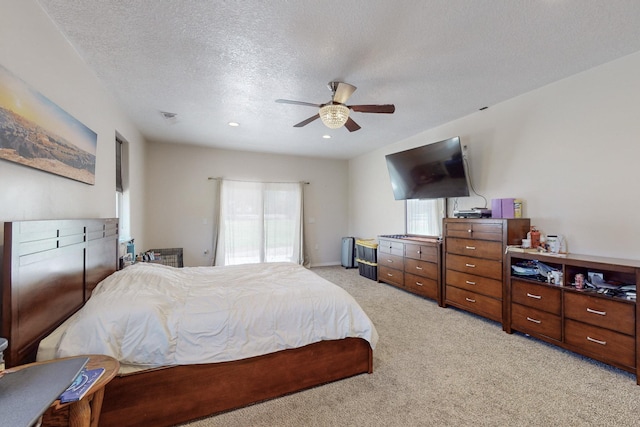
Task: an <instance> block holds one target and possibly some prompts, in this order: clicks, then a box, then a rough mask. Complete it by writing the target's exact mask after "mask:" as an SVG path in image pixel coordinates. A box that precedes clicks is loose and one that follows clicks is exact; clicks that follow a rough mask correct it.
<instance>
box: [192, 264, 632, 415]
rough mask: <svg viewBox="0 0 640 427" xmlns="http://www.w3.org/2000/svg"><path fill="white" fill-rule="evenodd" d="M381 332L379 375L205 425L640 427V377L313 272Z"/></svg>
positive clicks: (377, 287) (341, 272) (353, 279)
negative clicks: (638, 379) (357, 305)
mask: <svg viewBox="0 0 640 427" xmlns="http://www.w3.org/2000/svg"><path fill="white" fill-rule="evenodd" d="M313 271H315V272H316V273H317V274H319V275H320V276H322V277H325V278H326V279H328V280H330V281H332V282H333V283H336V284H338V285H340V286H342V287H343V288H344V289H346V290H347V291H348V292H349V293H351V295H353V296H354V297H355V298H356V300H358V302H359V303H360V305H361V306H362V307H363V308H364V310H365V311H366V312H367V313H368V314H369V317H370V318H371V320H372V321H373V323H374V324H375V325H376V328H377V329H378V333H379V334H380V341H379V343H378V346H377V348H376V349H375V351H374V373H373V374H371V375H369V374H363V375H359V376H356V377H353V378H349V379H346V380H342V381H338V382H335V383H331V384H327V385H324V386H321V387H316V388H313V389H310V390H306V391H303V392H299V393H295V394H293V395H290V396H285V397H282V398H278V399H274V400H271V401H268V402H263V403H259V404H256V405H252V406H249V407H247V408H242V409H239V410H236V411H231V412H228V413H224V414H221V415H218V416H213V417H209V418H206V419H202V420H198V421H195V422H192V423H189V424H185V425H186V426H189V427H212V426H225V427H227V426H228V427H233V426H238V427H240V426H242V427H246V426H472V425H473V426H477V425H480V426H639V425H640V386H637V385H636V379H635V376H634V375H632V374H630V373H627V372H624V371H621V370H618V369H615V368H611V367H609V366H607V365H604V364H601V363H598V362H595V361H593V360H591V359H587V358H584V357H581V356H579V355H576V354H573V353H570V352H567V351H564V350H562V349H559V348H557V347H554V346H551V345H548V344H546V343H542V342H540V341H537V340H535V339H532V338H528V337H526V336H524V335H521V334H512V335H509V334H507V333H505V332H503V331H502V328H501V326H500V325H499V324H497V323H494V322H491V321H488V320H485V319H482V318H480V317H476V316H474V315H471V314H469V313H466V312H464V311H459V310H456V309H453V308H446V309H445V308H441V307H438V306H437V304H436V303H435V302H433V301H431V300H427V299H423V298H419V297H417V296H414V295H412V294H409V293H406V292H403V291H401V290H399V289H396V288H394V287H392V286H389V285H385V284H382V283H376V282H375V281H372V280H369V279H366V278H364V277H361V276H359V274H358V271H357V270H346V269H344V268H342V267H323V268H315V269H313Z"/></svg>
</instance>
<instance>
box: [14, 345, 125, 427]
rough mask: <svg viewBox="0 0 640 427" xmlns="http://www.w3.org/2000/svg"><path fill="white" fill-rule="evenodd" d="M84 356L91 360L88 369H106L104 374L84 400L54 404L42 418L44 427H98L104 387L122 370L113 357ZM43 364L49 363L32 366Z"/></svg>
mask: <svg viewBox="0 0 640 427" xmlns="http://www.w3.org/2000/svg"><path fill="white" fill-rule="evenodd" d="M83 356H84V357H88V358H89V361H88V362H87V364H86V368H87V369H95V368H104V374H102V376H101V377H100V378H99V379H98V381H97V382H96V383H95V384H93V385H92V386H91V389H89V392H88V393H87V394H86V395H85V396H84V397H83V398H82V399H80V400H78V401H76V402H69V403H60V401H59V400H56V401H55V402H53V403H52V404H51V406H50V407H49V409H47V411H46V412H45V413H44V415H43V417H42V427H54V426H56V427H59V426H65V427H66V426H68V427H98V421H99V420H100V411H101V410H102V399H103V397H104V387H105V386H106V385H107V384H108V383H109V381H111V380H112V379H113V378H114V377H115V376H116V374H117V373H118V370H119V369H120V363H119V362H118V361H117V360H116V359H114V358H113V357H109V356H104V355H99V354H91V355H83ZM57 360H60V359H57ZM42 363H48V362H36V363H34V364H31V365H35V364H42ZM24 366H30V365H24ZM24 366H18V367H15V368H12V369H10V370H8V371H13V370H16V369H21V368H23V367H24Z"/></svg>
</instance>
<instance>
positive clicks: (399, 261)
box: [378, 253, 404, 270]
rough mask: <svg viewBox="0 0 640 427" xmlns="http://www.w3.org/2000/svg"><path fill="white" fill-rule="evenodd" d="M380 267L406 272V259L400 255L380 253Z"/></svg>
mask: <svg viewBox="0 0 640 427" xmlns="http://www.w3.org/2000/svg"><path fill="white" fill-rule="evenodd" d="M378 265H380V266H385V267H389V268H395V269H396V270H404V258H402V257H401V256H399V255H392V254H385V253H382V254H381V253H378Z"/></svg>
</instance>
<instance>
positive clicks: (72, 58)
mask: <svg viewBox="0 0 640 427" xmlns="http://www.w3.org/2000/svg"><path fill="white" fill-rule="evenodd" d="M0 64H2V66H4V67H5V68H7V69H8V70H9V71H11V72H12V73H13V74H15V75H16V76H18V77H19V78H21V79H22V80H24V81H25V82H26V83H27V84H28V85H30V86H31V87H33V88H35V89H36V90H38V91H39V92H40V93H41V94H43V95H44V96H46V97H47V98H49V99H50V100H51V101H53V102H54V103H55V104H57V105H58V106H59V107H61V108H62V109H64V110H65V111H66V112H67V113H69V114H71V115H72V116H73V117H75V118H76V119H78V120H79V121H81V122H82V123H83V124H85V125H86V126H88V127H89V128H90V129H92V130H93V131H94V132H96V133H97V134H98V145H97V154H96V182H95V185H87V184H83V183H80V182H77V181H72V180H70V179H67V178H64V177H61V176H58V175H52V174H49V173H45V172H42V171H39V170H36V169H32V168H28V167H25V166H21V165H18V164H15V163H11V162H8V161H5V160H0V184H1V185H0V221H12V220H25V219H58V218H79V217H114V216H115V145H114V144H115V134H116V131H117V132H119V133H120V134H121V135H122V136H123V137H125V138H126V139H127V140H128V141H129V143H130V161H131V166H132V168H131V195H132V200H133V203H132V204H133V206H132V231H133V234H135V235H136V237H139V238H140V239H143V238H144V236H143V235H142V232H143V230H142V217H143V213H144V207H143V206H142V202H141V200H142V199H143V197H144V186H143V185H142V184H143V174H144V150H145V142H144V140H143V139H142V138H141V136H140V135H139V133H138V131H137V130H136V129H135V128H134V127H133V125H132V124H131V123H130V122H129V121H128V120H127V119H126V117H125V116H124V114H122V112H121V111H120V110H119V109H118V107H117V106H116V103H115V102H114V100H113V99H112V98H111V97H110V96H108V95H107V92H106V91H105V90H104V87H103V86H102V84H101V83H100V81H99V80H98V79H97V77H96V75H95V73H94V72H93V71H91V70H90V69H88V68H87V66H86V65H85V64H84V62H83V61H82V60H81V59H80V58H79V56H78V54H77V53H76V52H75V51H74V50H73V48H72V47H71V46H70V45H69V44H68V43H67V41H66V40H65V38H64V37H63V36H62V34H61V33H60V32H59V31H58V30H57V29H56V27H55V26H54V25H53V23H52V22H51V21H50V20H49V18H48V17H47V16H46V14H45V13H44V12H43V11H42V9H41V8H40V6H39V5H38V4H37V3H36V2H35V1H33V0H22V1H3V2H2V5H1V6H0ZM136 200H138V201H140V202H138V201H136ZM0 233H2V231H0Z"/></svg>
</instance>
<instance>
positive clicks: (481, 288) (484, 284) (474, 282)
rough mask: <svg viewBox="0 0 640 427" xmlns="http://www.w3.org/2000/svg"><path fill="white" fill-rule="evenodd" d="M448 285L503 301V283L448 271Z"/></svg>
mask: <svg viewBox="0 0 640 427" xmlns="http://www.w3.org/2000/svg"><path fill="white" fill-rule="evenodd" d="M445 280H446V284H447V285H452V286H455V287H457V288H462V289H466V290H468V291H471V292H477V293H480V294H483V295H487V296H490V297H493V298H497V299H502V281H501V280H496V279H489V278H487V277H482V276H476V275H474V274H468V273H461V272H459V271H455V270H447V272H446V279H445Z"/></svg>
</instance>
